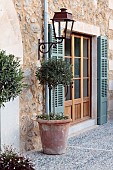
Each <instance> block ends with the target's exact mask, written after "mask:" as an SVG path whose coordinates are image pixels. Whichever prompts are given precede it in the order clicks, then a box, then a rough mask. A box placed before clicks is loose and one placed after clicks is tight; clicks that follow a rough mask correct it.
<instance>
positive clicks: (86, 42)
mask: <svg viewBox="0 0 113 170" xmlns="http://www.w3.org/2000/svg"><path fill="white" fill-rule="evenodd" d="M83 57H88V39H83Z"/></svg>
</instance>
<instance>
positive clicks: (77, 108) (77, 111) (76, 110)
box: [74, 103, 81, 120]
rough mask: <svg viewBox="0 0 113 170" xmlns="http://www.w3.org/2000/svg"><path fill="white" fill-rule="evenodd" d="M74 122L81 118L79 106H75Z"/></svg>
mask: <svg viewBox="0 0 113 170" xmlns="http://www.w3.org/2000/svg"><path fill="white" fill-rule="evenodd" d="M74 114H75V120H77V119H80V118H81V104H80V103H79V104H75V113H74Z"/></svg>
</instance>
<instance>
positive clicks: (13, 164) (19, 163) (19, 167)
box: [0, 147, 35, 170]
mask: <svg viewBox="0 0 113 170" xmlns="http://www.w3.org/2000/svg"><path fill="white" fill-rule="evenodd" d="M0 169H1V170H13V169H15V170H35V169H34V165H33V163H32V162H31V160H29V159H28V158H27V157H25V156H23V155H20V154H19V153H17V152H16V151H15V150H14V149H12V148H11V147H5V149H4V151H3V152H1V153H0Z"/></svg>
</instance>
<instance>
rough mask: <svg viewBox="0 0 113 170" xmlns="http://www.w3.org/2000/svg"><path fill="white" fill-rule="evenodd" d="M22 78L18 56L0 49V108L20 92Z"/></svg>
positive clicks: (22, 85)
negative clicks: (7, 53)
mask: <svg viewBox="0 0 113 170" xmlns="http://www.w3.org/2000/svg"><path fill="white" fill-rule="evenodd" d="M22 80H23V72H22V70H21V68H20V62H19V60H18V58H16V57H15V56H14V55H12V54H9V55H6V53H5V51H2V50H0V108H1V107H2V106H5V105H4V104H5V103H6V102H8V101H10V100H11V99H12V100H14V98H15V97H17V96H18V95H19V94H20V92H21V91H22V88H23V87H24V84H23V83H22Z"/></svg>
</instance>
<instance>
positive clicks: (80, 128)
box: [69, 119, 98, 138]
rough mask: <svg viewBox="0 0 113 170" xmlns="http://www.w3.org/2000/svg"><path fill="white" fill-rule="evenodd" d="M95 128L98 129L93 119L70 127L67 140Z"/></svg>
mask: <svg viewBox="0 0 113 170" xmlns="http://www.w3.org/2000/svg"><path fill="white" fill-rule="evenodd" d="M96 127H98V125H97V124H96V120H95V119H90V120H86V121H83V122H80V123H77V124H75V125H72V126H70V128H69V138H70V137H72V136H74V135H78V134H80V133H82V132H84V131H87V130H90V129H92V128H96Z"/></svg>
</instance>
